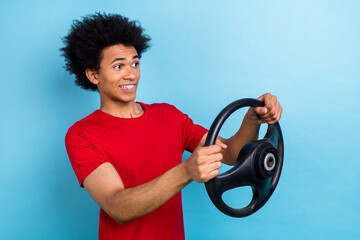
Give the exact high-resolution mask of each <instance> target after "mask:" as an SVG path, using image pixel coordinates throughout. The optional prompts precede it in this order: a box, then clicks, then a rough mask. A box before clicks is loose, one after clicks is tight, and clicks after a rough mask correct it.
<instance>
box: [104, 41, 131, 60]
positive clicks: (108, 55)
mask: <svg viewBox="0 0 360 240" xmlns="http://www.w3.org/2000/svg"><path fill="white" fill-rule="evenodd" d="M137 55H138V54H137V51H136V49H135V48H134V47H133V46H125V45H122V44H116V45H112V46H109V47H106V48H104V49H103V50H102V60H103V61H104V62H108V61H110V62H111V61H112V60H113V59H115V58H125V59H132V58H133V57H134V56H137Z"/></svg>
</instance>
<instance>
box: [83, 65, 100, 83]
mask: <svg viewBox="0 0 360 240" xmlns="http://www.w3.org/2000/svg"><path fill="white" fill-rule="evenodd" d="M85 75H86V77H87V78H88V79H89V81H90V82H92V83H93V84H95V85H98V83H99V79H98V76H99V75H98V73H97V71H96V70H95V69H90V68H87V69H85Z"/></svg>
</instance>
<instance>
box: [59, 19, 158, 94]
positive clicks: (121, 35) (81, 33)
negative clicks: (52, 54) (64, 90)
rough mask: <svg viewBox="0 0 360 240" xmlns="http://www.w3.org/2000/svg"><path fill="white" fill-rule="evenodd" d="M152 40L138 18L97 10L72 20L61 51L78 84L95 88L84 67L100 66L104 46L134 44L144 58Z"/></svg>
mask: <svg viewBox="0 0 360 240" xmlns="http://www.w3.org/2000/svg"><path fill="white" fill-rule="evenodd" d="M150 40H151V38H150V37H149V36H148V35H146V34H144V29H143V28H142V27H141V26H140V23H139V22H137V21H130V20H129V19H128V18H126V17H123V16H121V15H119V14H106V13H103V14H101V13H95V14H92V15H88V16H85V17H83V18H82V21H79V20H74V21H73V24H72V25H71V29H70V32H69V34H68V35H67V36H66V37H64V38H63V42H64V44H65V47H63V48H61V49H60V50H61V51H62V56H64V57H65V63H66V65H65V69H66V70H67V71H68V72H70V73H72V74H74V75H75V77H76V80H75V84H76V85H78V86H80V87H82V88H83V89H90V90H93V91H96V90H97V86H96V85H95V84H93V83H91V82H90V81H89V80H88V78H87V77H86V75H85V70H86V69H87V68H89V69H95V70H97V71H98V70H99V69H100V62H101V59H102V50H103V49H104V48H106V47H109V46H112V45H115V44H123V45H125V46H133V47H134V48H135V49H136V51H137V53H138V55H139V57H141V54H142V53H143V52H144V51H146V50H147V49H148V48H149V41H150Z"/></svg>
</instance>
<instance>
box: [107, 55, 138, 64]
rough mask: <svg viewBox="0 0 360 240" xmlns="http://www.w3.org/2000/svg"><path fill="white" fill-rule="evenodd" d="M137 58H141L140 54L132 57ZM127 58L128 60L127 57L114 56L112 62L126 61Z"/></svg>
mask: <svg viewBox="0 0 360 240" xmlns="http://www.w3.org/2000/svg"><path fill="white" fill-rule="evenodd" d="M136 58H137V59H140V57H139V55H135V56H133V57H132V59H136ZM125 60H126V59H125V58H114V60H112V61H111V63H110V64H113V63H114V62H116V61H125Z"/></svg>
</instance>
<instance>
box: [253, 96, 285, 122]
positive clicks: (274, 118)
mask: <svg viewBox="0 0 360 240" xmlns="http://www.w3.org/2000/svg"><path fill="white" fill-rule="evenodd" d="M258 100H260V101H263V102H264V104H265V106H264V107H257V108H250V109H249V111H248V112H247V114H246V115H247V116H248V118H250V119H251V120H253V121H256V123H258V124H261V123H268V124H274V123H276V122H278V121H279V120H280V118H281V113H282V107H281V106H280V103H279V101H278V100H277V98H276V96H274V95H271V94H270V93H265V94H264V95H262V96H260V97H259V98H258Z"/></svg>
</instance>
